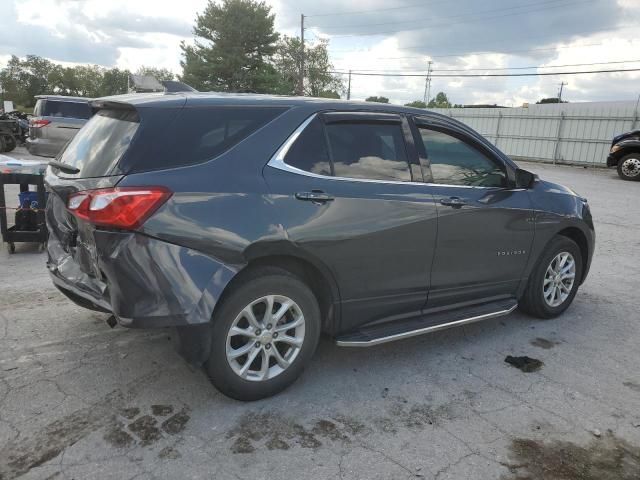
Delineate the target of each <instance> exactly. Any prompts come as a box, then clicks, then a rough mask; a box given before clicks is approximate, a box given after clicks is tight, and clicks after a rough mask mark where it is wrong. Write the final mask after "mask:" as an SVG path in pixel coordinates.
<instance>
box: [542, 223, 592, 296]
mask: <svg viewBox="0 0 640 480" xmlns="http://www.w3.org/2000/svg"><path fill="white" fill-rule="evenodd" d="M558 235H559V236H562V237H567V238H569V239H570V240H573V241H574V242H575V243H576V244H577V245H578V248H579V249H580V255H581V257H582V277H581V278H580V284H582V282H583V281H584V279H585V277H586V275H587V272H588V270H589V241H588V240H587V236H586V235H585V233H584V232H583V231H582V230H580V229H579V228H578V227H566V228H564V229H562V230H560V231H559V232H558V233H556V236H558ZM551 238H553V237H551ZM549 241H551V239H549Z"/></svg>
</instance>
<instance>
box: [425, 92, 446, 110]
mask: <svg viewBox="0 0 640 480" xmlns="http://www.w3.org/2000/svg"><path fill="white" fill-rule="evenodd" d="M428 107H429V108H451V102H450V101H449V99H448V98H447V94H446V93H444V92H438V94H437V95H436V98H434V99H432V100H431V101H430V102H429V105H428Z"/></svg>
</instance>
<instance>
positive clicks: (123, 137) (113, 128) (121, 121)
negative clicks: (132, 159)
mask: <svg viewBox="0 0 640 480" xmlns="http://www.w3.org/2000/svg"><path fill="white" fill-rule="evenodd" d="M139 125H140V123H139V119H138V115H137V113H136V112H135V111H134V110H100V111H99V112H98V113H97V114H96V115H94V116H93V117H92V118H91V120H89V121H88V122H87V123H86V125H85V126H84V127H82V128H81V129H80V131H79V132H78V134H77V135H76V136H75V137H74V138H73V140H72V141H71V142H70V143H69V145H68V146H67V148H66V149H65V150H64V151H63V152H62V155H61V156H60V159H59V161H60V162H62V163H64V164H66V165H69V166H72V167H75V168H78V169H79V170H80V172H79V173H77V174H75V175H73V176H74V177H79V178H89V177H104V176H108V175H110V174H112V172H113V170H114V168H115V166H116V164H117V163H118V161H119V160H120V157H122V155H123V154H124V152H125V151H126V150H127V148H128V147H129V145H130V144H131V139H132V138H133V136H134V135H135V133H136V131H137V130H138V126H139Z"/></svg>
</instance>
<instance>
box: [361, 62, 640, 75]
mask: <svg viewBox="0 0 640 480" xmlns="http://www.w3.org/2000/svg"><path fill="white" fill-rule="evenodd" d="M638 62H640V60H620V61H617V62H594V63H567V64H565V65H537V66H531V67H500V68H494V67H487V68H483V67H475V68H458V69H456V68H438V69H434V70H432V72H475V71H481V72H485V71H501V70H507V71H508V70H531V69H534V68H535V69H540V68H566V67H586V66H593V65H611V64H620V63H638ZM359 71H360V72H387V73H388V72H389V70H367V69H359ZM391 71H399V70H391Z"/></svg>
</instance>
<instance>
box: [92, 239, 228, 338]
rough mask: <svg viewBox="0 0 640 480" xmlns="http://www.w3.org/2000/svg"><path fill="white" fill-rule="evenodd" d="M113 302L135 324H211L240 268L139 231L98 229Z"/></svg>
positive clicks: (100, 256) (126, 320) (120, 315)
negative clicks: (228, 284)
mask: <svg viewBox="0 0 640 480" xmlns="http://www.w3.org/2000/svg"><path fill="white" fill-rule="evenodd" d="M94 237H95V243H96V250H97V252H98V264H99V266H100V269H101V271H102V273H103V274H104V275H105V276H106V277H107V279H108V282H107V283H108V285H109V290H108V294H109V297H110V303H111V306H112V309H113V312H114V314H115V315H116V317H118V319H119V320H120V322H121V323H123V324H125V325H127V326H132V327H162V326H186V325H193V324H199V323H206V322H208V321H209V319H210V318H211V314H212V313H213V307H214V306H215V301H216V299H217V298H219V296H220V294H221V293H222V290H223V289H224V287H225V286H226V285H227V283H228V282H229V280H230V279H231V278H232V277H233V275H234V274H235V271H234V270H233V269H231V268H229V267H227V266H225V265H223V264H222V263H220V262H218V261H216V260H214V259H213V258H211V257H209V256H207V255H205V254H203V253H201V252H198V251H196V250H193V249H190V248H187V247H182V246H179V245H174V244H171V243H168V242H165V241H162V240H158V239H156V238H152V237H149V236H146V235H144V234H141V233H134V232H131V233H129V232H113V231H101V230H96V231H95V233H94Z"/></svg>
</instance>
